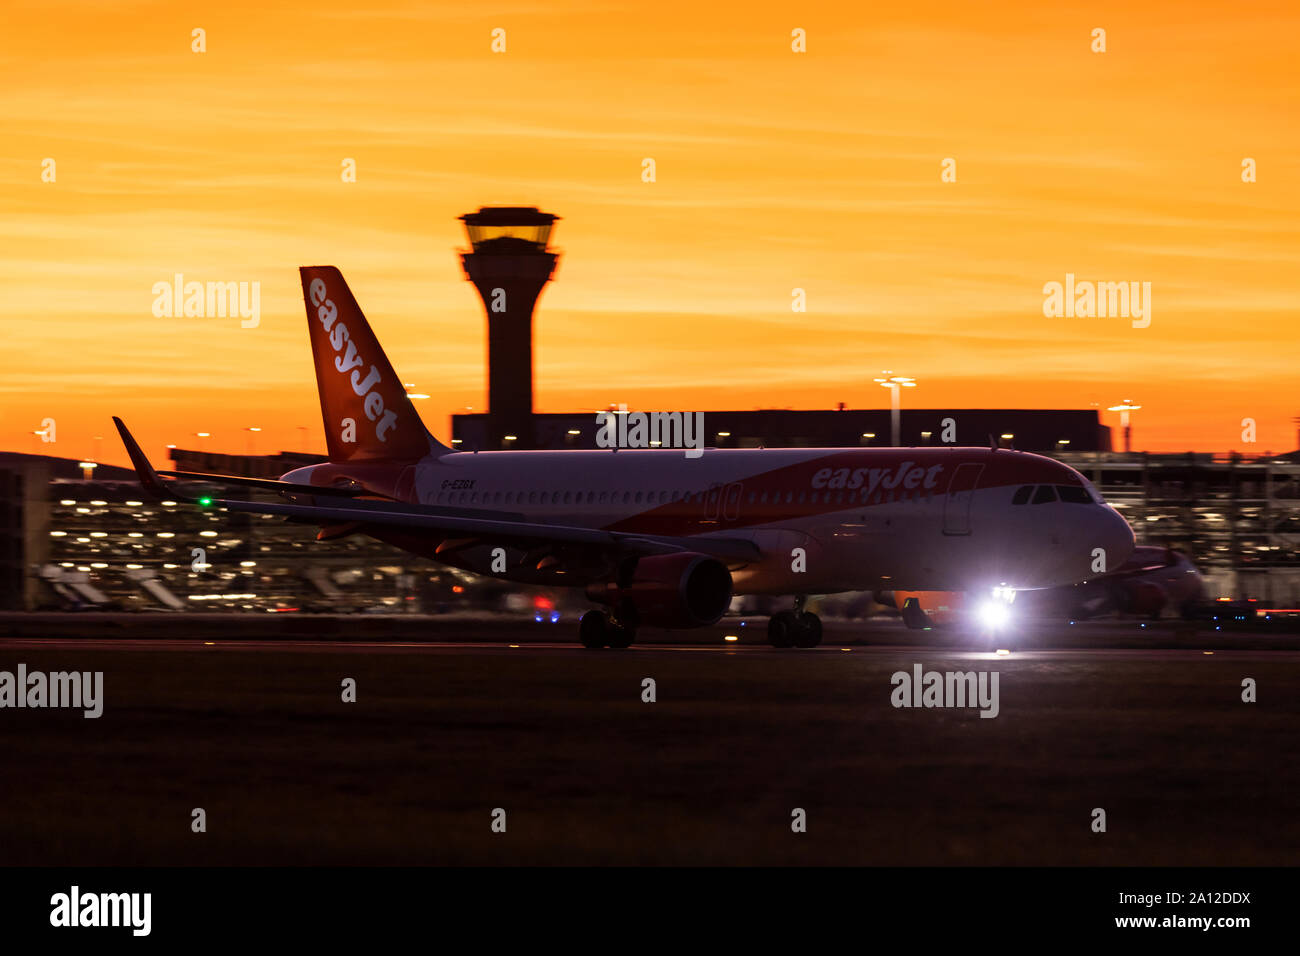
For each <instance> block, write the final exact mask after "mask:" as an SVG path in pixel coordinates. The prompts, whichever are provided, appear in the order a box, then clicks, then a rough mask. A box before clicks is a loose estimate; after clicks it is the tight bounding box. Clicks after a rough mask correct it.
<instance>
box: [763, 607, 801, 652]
mask: <svg viewBox="0 0 1300 956" xmlns="http://www.w3.org/2000/svg"><path fill="white" fill-rule="evenodd" d="M798 633H799V617H798V615H796V614H795V612H794V611H780V612H778V613H776V614H773V615H772V616H771V618H769V619H768V622H767V642H768V643H769V644H771V645H772V646H773V647H794V643H795V637H796V635H798Z"/></svg>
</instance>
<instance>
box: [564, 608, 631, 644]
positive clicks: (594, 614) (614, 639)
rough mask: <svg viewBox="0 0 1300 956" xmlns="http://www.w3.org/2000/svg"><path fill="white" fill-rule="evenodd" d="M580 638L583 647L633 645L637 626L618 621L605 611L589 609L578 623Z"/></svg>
mask: <svg viewBox="0 0 1300 956" xmlns="http://www.w3.org/2000/svg"><path fill="white" fill-rule="evenodd" d="M578 640H580V641H582V646H583V647H588V648H593V649H594V648H597V647H618V648H622V647H631V646H632V642H633V641H634V640H636V628H635V627H632V626H630V625H628V624H621V623H619V622H616V621H615V620H614V619H613V618H611V617H610V616H609V614H607V613H606V612H605V611H588V612H587V613H586V614H584V615H582V620H581V622H579V624H578Z"/></svg>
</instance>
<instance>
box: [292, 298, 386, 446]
mask: <svg viewBox="0 0 1300 956" xmlns="http://www.w3.org/2000/svg"><path fill="white" fill-rule="evenodd" d="M307 295H308V297H309V298H310V299H311V304H312V305H314V306H316V318H318V319H319V320H320V323H321V325H323V326H324V327H325V331H327V332H328V333H329V342H330V345H331V346H333V347H334V351H335V352H338V353H339V354H338V355H336V356H335V357H334V368H336V369H337V370H338V371H339V372H340V373H341V374H343V375H348V373H349V372H350V373H351V375H350V376H349V381H350V382H351V383H352V391H354V392H356V394H357V396H358V397H361V398H363V404H362V407H363V408H364V410H365V413H366V418H368V419H370V420H371V421H372V422H375V423H376V424H375V437H376V438H378V439H379V440H380V441H381V442H382V441H387V440H388V439H387V438H386V437H385V433H386V432H388V431H390V430H391V429H392V427H393V426H394V425H396V424H397V412H395V411H393V410H392V409H391V408H384V396H382V395H380V394H379V392H378V390H377V389H376V387H375V386H377V385H378V384H379V378H380V375H379V369H377V368H375V366H373V365H371V366H370V371H369V372H368V373H366V376H365V377H364V378H362V376H361V369H362V367H363V366H364V365H365V364H366V360H365V359H364V358H362V357H361V355H360V354H358V352H357V344H356V343H355V342H353V341H352V337H351V335H349V333H348V327H347V324H346V323H345V322H338V321H336V320H337V319H338V317H339V310H338V307H337V306H335V305H334V301H333V300H332V299H330V298H329V296H328V294H327V290H326V288H325V280H324V279H312V280H311V285H310V286H309V287H308V290H307Z"/></svg>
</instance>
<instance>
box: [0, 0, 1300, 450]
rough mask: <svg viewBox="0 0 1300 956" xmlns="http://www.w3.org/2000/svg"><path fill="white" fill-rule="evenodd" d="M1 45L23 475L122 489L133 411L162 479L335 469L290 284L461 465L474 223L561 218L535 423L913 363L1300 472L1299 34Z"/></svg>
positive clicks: (1207, 15) (1260, 8)
mask: <svg viewBox="0 0 1300 956" xmlns="http://www.w3.org/2000/svg"><path fill="white" fill-rule="evenodd" d="M1132 7H1138V8H1140V9H1131V8H1132ZM5 19H6V23H5V30H4V33H3V36H2V37H0V64H3V66H2V72H0V75H2V76H3V78H4V83H3V87H0V102H2V103H3V108H2V110H0V116H3V126H2V127H0V128H2V129H3V133H4V135H3V138H0V213H2V214H0V288H3V294H2V295H0V322H2V323H3V329H4V332H5V356H6V362H5V372H4V375H3V376H2V377H0V448H3V449H10V450H17V451H29V452H30V451H36V450H40V451H42V452H45V453H53V454H58V455H66V456H69V457H72V456H86V455H94V454H96V450H97V449H98V454H99V457H101V458H102V459H103V460H107V461H114V462H119V463H120V462H123V461H124V460H125V456H124V455H123V454H122V453H121V449H120V446H119V445H118V443H117V440H116V438H115V436H114V435H113V432H112V425H111V422H110V421H109V416H110V415H112V414H119V415H122V416H123V417H124V418H125V419H126V421H127V422H128V423H129V424H130V425H131V426H132V428H133V429H134V430H135V431H136V432H137V434H138V436H139V437H140V439H141V441H142V443H143V444H144V445H145V447H146V450H148V451H150V452H151V453H155V454H157V455H159V457H161V456H162V455H163V451H162V449H163V446H164V444H165V443H167V442H175V443H177V444H181V445H190V446H192V445H193V444H194V443H195V440H194V439H193V437H192V435H193V433H194V432H196V431H210V432H212V433H213V437H212V438H211V439H209V440H208V441H207V443H206V447H208V448H209V449H211V450H225V451H232V452H243V451H245V450H246V449H247V441H246V439H247V434H246V433H245V432H243V431H241V429H242V428H243V427H244V426H247V425H258V426H260V427H262V428H264V429H265V431H264V432H263V433H262V434H261V435H260V436H259V437H258V445H257V450H258V451H259V452H267V451H273V450H278V449H281V448H288V449H295V450H296V449H300V448H302V447H303V437H302V432H301V431H300V430H299V429H300V427H301V426H307V427H308V429H309V432H308V436H309V437H308V441H309V442H310V445H311V448H312V450H316V449H318V448H319V447H320V446H321V445H322V444H323V442H322V439H321V423H320V415H319V406H318V405H317V401H316V394H315V384H314V379H313V374H312V364H311V356H310V350H309V346H308V343H307V336H306V329H305V328H304V324H305V321H306V320H305V317H304V312H303V306H302V302H301V291H300V286H299V284H298V275H297V267H298V266H299V265H304V264H326V263H328V264H334V265H337V266H339V267H340V268H341V269H342V270H343V272H344V274H345V275H346V276H347V277H348V279H349V282H350V284H351V285H352V288H353V291H354V292H355V293H356V295H357V297H358V299H359V300H360V302H361V304H362V306H363V308H365V310H366V312H367V315H368V317H369V318H370V320H371V322H372V324H373V325H374V326H375V329H376V331H377V333H378V334H379V336H380V338H381V340H382V341H383V343H384V345H385V347H386V349H387V351H388V354H389V357H390V358H391V360H392V362H393V364H394V366H395V367H396V368H397V369H398V371H399V373H400V374H401V375H402V377H403V379H404V380H406V381H408V382H413V383H415V384H416V385H417V386H418V388H419V389H420V390H422V391H425V392H428V393H430V394H431V395H432V396H433V397H432V398H431V399H430V400H428V401H425V402H422V403H421V404H420V409H421V412H422V413H423V414H424V417H425V420H426V422H427V424H428V425H429V426H430V428H431V429H432V430H433V431H434V432H435V433H436V434H438V435H439V436H440V437H442V438H444V439H445V438H446V437H447V435H448V432H449V429H450V425H449V421H448V416H449V415H450V414H451V413H452V412H453V411H456V410H460V409H463V408H465V407H466V406H473V407H474V408H475V410H482V409H483V406H484V404H485V373H484V358H485V330H484V319H483V313H482V306H481V304H480V303H479V300H478V298H477V295H476V294H475V292H474V290H473V288H472V287H471V286H470V285H469V284H468V283H467V282H466V281H464V279H463V278H462V276H461V273H460V269H459V264H458V261H457V259H456V256H455V254H454V250H455V248H456V247H458V246H459V245H461V244H462V242H463V237H462V233H461V225H460V223H458V222H457V221H456V216H458V215H460V214H461V213H463V212H467V211H470V210H473V209H475V208H477V207H478V206H480V205H483V204H526V205H539V206H541V207H542V208H543V209H546V210H548V211H551V212H554V213H557V214H559V215H560V216H562V217H563V221H562V222H560V223H559V225H558V226H557V229H556V233H555V239H556V244H557V245H558V247H559V248H560V250H562V252H563V258H562V261H561V264H560V268H559V271H558V274H557V281H556V282H554V283H553V284H552V285H551V286H550V287H549V288H548V289H547V291H546V293H545V294H544V296H543V299H542V302H541V305H540V307H539V311H538V321H537V332H536V345H537V357H536V368H537V377H536V407H537V409H538V410H539V411H572V410H580V409H587V408H591V409H594V408H597V407H605V406H607V405H608V404H609V403H610V402H625V403H627V404H628V405H629V406H630V407H632V408H659V409H679V410H690V409H695V408H740V409H748V408H755V407H760V406H761V407H787V406H788V407H795V408H830V407H834V405H835V403H836V402H839V401H843V402H847V403H848V404H849V405H850V407H876V406H882V405H884V404H886V401H887V393H885V392H884V390H882V389H880V388H878V387H876V386H874V385H872V383H871V377H872V376H873V375H877V374H879V371H880V370H881V369H882V368H890V369H893V370H894V371H895V372H897V373H899V374H907V375H911V376H913V377H915V378H917V379H918V380H919V381H920V387H918V388H916V389H914V390H910V391H909V392H908V393H907V394H906V401H907V402H908V404H910V405H911V406H913V407H922V406H924V407H933V408H948V407H951V408H961V407H978V406H983V407H988V406H1002V405H1008V406H1026V407H1064V408H1087V407H1089V405H1091V404H1092V403H1099V404H1100V405H1101V406H1103V407H1104V406H1106V405H1110V404H1115V403H1117V402H1119V401H1120V400H1121V399H1124V398H1129V397H1131V398H1133V399H1134V400H1136V401H1139V402H1141V403H1142V404H1143V406H1144V408H1143V410H1142V411H1141V412H1139V413H1137V414H1136V415H1135V418H1134V422H1135V444H1136V445H1137V446H1139V447H1145V448H1148V449H1151V450H1179V451H1181V450H1186V449H1188V448H1196V449H1200V450H1219V451H1222V450H1227V449H1230V448H1238V449H1242V450H1246V451H1263V450H1264V449H1271V450H1273V451H1280V450H1289V449H1292V448H1294V446H1295V438H1294V434H1295V429H1294V426H1293V425H1292V424H1291V423H1290V419H1291V418H1292V417H1293V416H1295V415H1297V414H1300V401H1297V400H1296V395H1295V382H1296V380H1297V376H1296V367H1297V359H1298V358H1300V348H1298V347H1297V341H1298V340H1300V336H1298V335H1297V332H1296V321H1295V319H1296V303H1297V285H1300V270H1297V267H1296V261H1297V253H1298V252H1300V216H1298V215H1297V213H1298V212H1300V188H1298V187H1297V181H1298V180H1300V124H1297V123H1296V122H1295V116H1294V104H1295V103H1296V102H1297V101H1298V100H1300V97H1298V96H1297V93H1298V92H1300V90H1298V89H1297V87H1298V86H1300V80H1298V79H1297V77H1298V76H1300V71H1297V69H1296V67H1295V63H1296V62H1297V60H1298V59H1300V50H1298V49H1297V48H1298V47H1300V40H1298V39H1297V38H1298V37H1300V29H1298V27H1300V8H1298V7H1297V6H1296V5H1295V4H1294V3H1250V2H1244V3H1243V2H1237V3H1233V4H1226V3H1215V4H1197V3H1185V2H1155V3H1141V4H1131V3H1120V2H1115V3H1095V2H1089V3H1075V4H1071V3H1051V4H1044V3H1041V2H1032V3H1028V2H1027V3H1002V4H997V5H984V4H969V3H966V2H960V3H958V2H937V3H909V4H897V5H875V4H859V3H840V4H789V3H780V4H778V3H758V4H752V3H746V4H723V5H720V6H719V5H711V4H701V3H680V2H671V0H657V2H654V3H649V4H646V3H601V2H591V3H567V2H563V0H557V2H551V0H546V2H542V0H521V2H515V3H506V4H501V5H497V6H492V5H487V4H463V5H451V4H441V3H428V2H409V3H408V2H395V0H374V2H371V3H367V4H364V5H362V4H355V3H353V4H343V3H336V2H313V3H311V4H305V3H294V2H290V3H245V2H239V0H235V2H224V3H221V4H208V5H204V4H183V5H182V4H175V3H148V2H139V3H133V2H129V0H124V2H120V3H114V4H99V3H90V2H86V3H57V2H55V3H52V2H45V0H42V2H39V3H38V2H30V0H8V2H7V3H6V15H5ZM194 27H202V28H204V29H205V30H206V31H207V52H206V53H203V54H195V53H192V52H191V50H190V45H191V30H192V29H193V28H194ZM494 27H501V28H504V29H505V30H506V42H507V52H506V53H504V54H494V53H492V52H491V50H490V42H491V36H490V33H491V31H492V29H493V28H494ZM795 27H800V28H803V29H805V30H806V31H807V36H808V41H807V43H808V52H807V53H806V54H795V53H792V52H791V50H790V31H791V30H792V29H793V28H795ZM1094 27H1103V28H1105V29H1106V31H1107V47H1108V50H1107V52H1106V53H1104V54H1095V53H1092V52H1091V51H1090V49H1089V45H1090V42H1091V38H1090V33H1091V31H1092V29H1093V28H1094ZM47 157H49V158H53V159H54V160H55V162H56V173H57V180H56V182H54V183H43V182H41V163H42V160H43V159H45V158H47ZM345 157H352V158H355V159H356V161H357V169H358V173H357V182H356V183H343V182H342V181H341V178H340V164H341V162H342V160H343V159H344V158H345ZM644 157H652V158H654V159H655V161H656V163H657V174H658V181H657V182H655V183H652V184H651V183H644V182H642V181H641V161H642V159H643V158H644ZM945 157H952V158H954V159H955V160H956V162H957V175H958V181H957V182H956V183H942V182H941V181H940V163H941V161H942V160H943V159H944V158H945ZM1243 157H1253V158H1254V159H1256V160H1257V162H1258V170H1259V172H1258V177H1259V181H1258V182H1257V183H1254V184H1245V183H1243V182H1242V181H1241V176H1240V173H1241V161H1242V158H1243ZM177 272H181V273H184V274H185V276H186V277H187V278H188V279H197V280H200V281H208V280H213V281H249V282H252V281H257V282H260V283H261V313H262V315H261V324H260V326H259V327H258V328H256V329H244V328H241V327H240V323H239V321H238V319H230V318H226V319H222V318H188V319H187V318H161V319H160V318H155V317H154V316H153V314H152V311H151V306H152V303H153V298H154V296H153V294H152V291H151V289H152V286H153V284H154V283H155V282H159V281H167V280H169V279H170V278H171V277H172V275H173V274H174V273H177ZM1066 272H1073V273H1075V274H1076V275H1077V276H1078V277H1079V278H1080V279H1094V280H1117V281H1118V280H1136V281H1149V282H1151V284H1152V298H1153V302H1154V317H1153V321H1152V324H1151V327H1150V328H1147V329H1134V328H1132V327H1131V325H1130V323H1129V321H1128V320H1127V319H1122V318H1092V319H1080V318H1070V319H1066V318H1051V319H1049V318H1045V317H1044V316H1043V313H1042V303H1043V294H1042V287H1043V284H1044V283H1045V282H1048V281H1051V280H1057V281H1060V280H1062V279H1063V278H1064V275H1065V273H1066ZM795 287H800V288H803V289H805V290H807V297H808V311H807V313H802V314H801V313H794V312H792V311H791V308H790V301H791V298H790V297H791V290H792V289H793V288H795ZM1245 417H1252V418H1254V419H1256V420H1257V422H1258V443H1257V444H1256V445H1253V446H1246V445H1244V444H1243V443H1242V441H1241V420H1242V419H1243V418H1245ZM45 418H54V419H55V420H56V422H57V427H58V431H57V436H58V442H57V443H56V444H55V445H53V446H50V445H45V446H40V447H39V449H38V447H37V446H36V444H35V441H34V439H33V437H32V436H31V434H30V433H31V431H32V430H33V429H36V428H38V427H40V425H41V421H42V419H45ZM1104 420H1105V421H1107V422H1108V423H1110V424H1115V423H1116V416H1114V415H1112V414H1109V413H1107V414H1106V417H1105V419H1104ZM95 436H103V440H102V441H98V442H97V441H95Z"/></svg>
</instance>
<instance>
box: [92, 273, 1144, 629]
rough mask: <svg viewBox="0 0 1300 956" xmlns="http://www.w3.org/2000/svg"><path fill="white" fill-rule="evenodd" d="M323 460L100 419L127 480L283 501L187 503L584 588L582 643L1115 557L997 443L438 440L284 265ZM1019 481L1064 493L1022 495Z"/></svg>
mask: <svg viewBox="0 0 1300 956" xmlns="http://www.w3.org/2000/svg"><path fill="white" fill-rule="evenodd" d="M300 271H301V273H302V287H303V294H304V297H305V299H306V304H307V325H308V329H309V332H310V337H311V347H312V354H313V356H314V357H315V361H316V384H317V387H318V389H319V392H320V403H321V413H322V414H323V416H324V420H325V434H326V436H327V445H328V451H329V461H328V462H326V463H323V464H319V465H311V466H309V467H306V468H297V469H295V470H293V471H291V472H289V473H287V474H285V475H284V476H282V477H281V478H280V479H279V480H278V481H277V480H271V479H256V478H242V477H236V476H219V475H204V474H196V473H191V472H174V471H162V472H159V471H155V470H154V469H153V467H152V466H151V465H150V463H149V462H148V460H147V459H146V458H145V455H144V453H143V452H142V451H141V450H140V447H139V445H138V444H137V443H136V441H135V440H134V439H133V438H132V437H131V434H130V433H129V432H128V431H127V429H126V426H125V425H124V424H123V423H122V421H121V420H120V419H116V418H115V419H114V421H115V422H116V423H117V427H118V431H119V432H120V433H121V435H122V440H123V441H124V443H125V444H126V448H127V451H128V453H129V454H130V456H131V461H132V462H133V464H134V465H135V469H136V472H137V473H138V475H139V477H140V481H141V483H142V484H143V485H144V487H145V488H146V490H148V491H150V492H151V493H153V494H156V495H160V496H168V497H173V498H178V499H184V500H189V501H192V502H198V501H200V498H199V497H197V496H195V495H187V494H185V493H183V492H181V491H180V490H178V486H180V485H183V484H185V483H187V482H191V481H202V482H215V483H220V484H227V485H231V486H239V487H245V488H259V489H266V490H270V491H274V492H278V493H279V494H280V495H282V496H283V498H284V499H285V500H284V501H283V502H253V501H243V500H238V499H233V498H231V499H226V498H217V499H209V498H206V497H205V498H203V499H202V503H203V504H204V505H205V506H208V507H218V508H226V509H228V510H229V511H245V512H252V513H254V514H271V515H285V516H288V517H289V518H290V519H293V520H298V521H305V522H310V523H313V524H318V525H320V526H321V531H320V534H319V536H318V537H319V539H320V540H322V541H328V540H331V539H334V538H338V537H341V536H343V535H347V534H366V535H370V536H372V537H374V538H378V539H379V540H381V541H387V542H389V543H391V544H394V545H397V546H398V547H401V548H404V549H406V550H408V551H411V552H414V553H416V554H420V555H424V556H426V557H431V558H434V559H436V560H438V561H440V562H443V563H446V564H449V565H454V566H456V567H459V568H464V569H466V570H470V571H474V572H478V573H480V574H484V575H494V576H497V577H501V578H504V579H506V580H510V581H517V582H522V583H527V584H544V585H550V586H556V585H559V586H565V585H568V586H572V587H581V588H585V589H586V593H587V595H588V597H589V598H590V599H591V600H592V601H593V602H594V603H597V604H600V605H602V606H603V608H604V609H597V610H592V611H589V612H588V613H587V614H585V615H584V616H583V618H582V622H581V625H580V628H579V631H580V639H581V641H582V643H583V644H584V645H586V646H587V647H627V646H629V645H630V644H631V643H632V641H633V639H634V637H635V633H636V628H637V626H638V625H641V624H645V625H649V626H657V627H668V628H688V627H701V626H706V625H710V624H713V623H715V622H716V621H717V620H718V619H719V618H720V617H721V616H722V614H723V612H724V611H725V610H726V609H727V606H728V604H729V603H730V602H731V598H732V595H733V594H737V593H739V594H778V595H790V596H791V597H792V598H793V599H794V600H793V607H792V608H791V609H789V610H786V611H781V612H780V613H778V614H775V615H773V616H772V618H771V621H770V623H769V625H768V638H769V641H770V642H771V643H772V644H773V645H775V646H778V647H790V646H800V647H812V646H814V645H816V644H817V643H818V642H819V641H820V639H821V622H820V621H819V620H818V619H817V617H816V615H814V614H812V613H810V612H807V611H805V610H804V607H803V605H804V598H805V597H806V596H807V595H812V594H829V593H833V592H837V591H858V590H875V589H881V588H891V589H892V588H896V589H905V590H959V589H984V588H994V587H997V588H1003V589H1005V588H1014V589H1022V588H1045V587H1051V586H1053V585H1060V584H1071V583H1073V582H1076V581H1082V580H1084V579H1085V578H1088V577H1089V576H1090V575H1091V574H1092V572H1091V571H1090V569H1091V568H1092V567H1093V565H1094V563H1095V562H1096V560H1097V555H1098V554H1102V555H1104V560H1105V561H1107V562H1110V563H1112V564H1113V565H1119V564H1121V563H1122V562H1124V561H1125V560H1126V559H1127V558H1128V557H1129V554H1130V552H1131V551H1132V550H1133V544H1134V539H1133V532H1132V531H1131V530H1130V529H1129V526H1128V524H1127V523H1126V522H1125V521H1124V519H1123V517H1122V516H1120V515H1119V514H1118V513H1117V512H1116V511H1115V510H1114V509H1112V508H1111V507H1110V506H1108V505H1107V504H1106V503H1105V502H1104V501H1102V499H1101V496H1100V495H1099V494H1098V493H1097V491H1096V490H1095V489H1094V488H1093V487H1092V485H1091V484H1089V482H1088V481H1087V480H1086V479H1085V478H1084V477H1083V476H1082V475H1080V474H1079V473H1078V472H1077V471H1075V470H1074V469H1072V468H1069V467H1068V466H1066V465H1063V464H1061V463H1060V462H1056V461H1053V460H1052V459H1050V458H1044V457H1041V456H1039V455H1032V454H1027V453H1024V452H1018V451H1012V450H1009V449H1001V448H839V449H836V448H817V449H794V448H782V449H775V448H773V449H762V448H758V449H705V451H704V453H703V455H701V456H699V457H688V456H687V455H685V454H684V453H683V451H682V450H680V449H668V448H665V449H646V450H629V449H604V450H593V451H585V450H570V451H484V452H471V451H459V452H458V451H453V450H452V449H450V448H447V447H446V446H445V445H442V444H441V443H439V442H438V441H437V440H436V439H434V438H433V436H432V435H430V434H429V432H428V430H427V429H426V428H425V427H424V425H423V424H422V423H421V421H420V419H419V417H418V416H417V415H416V412H415V409H414V408H413V407H412V405H411V403H410V400H409V399H408V398H407V397H406V392H405V390H404V388H403V387H402V384H401V379H399V378H398V376H397V374H396V373H395V372H394V371H393V368H392V366H391V365H390V364H389V362H388V359H387V358H386V357H385V356H384V353H383V351H382V349H380V347H379V342H378V340H377V339H376V338H375V335H374V333H373V332H372V331H371V329H370V325H369V324H368V323H367V321H366V318H365V316H364V315H363V314H362V312H361V309H360V307H359V306H358V305H357V302H356V299H354V298H353V296H352V293H351V291H349V289H348V286H347V283H346V282H344V280H343V276H342V274H341V273H340V272H339V270H338V269H336V268H334V267H332V266H312V267H307V268H303V269H301V270H300ZM1026 484H1035V485H1038V484H1050V485H1053V486H1056V487H1058V488H1064V489H1069V491H1068V493H1062V494H1061V495H1060V496H1059V500H1054V501H1053V502H1051V503H1046V504H1040V505H1037V506H1031V507H1022V506H1021V505H1020V502H1018V501H1017V500H1014V499H1015V495H1016V491H1017V489H1019V488H1021V487H1022V486H1024V485H1026Z"/></svg>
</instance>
